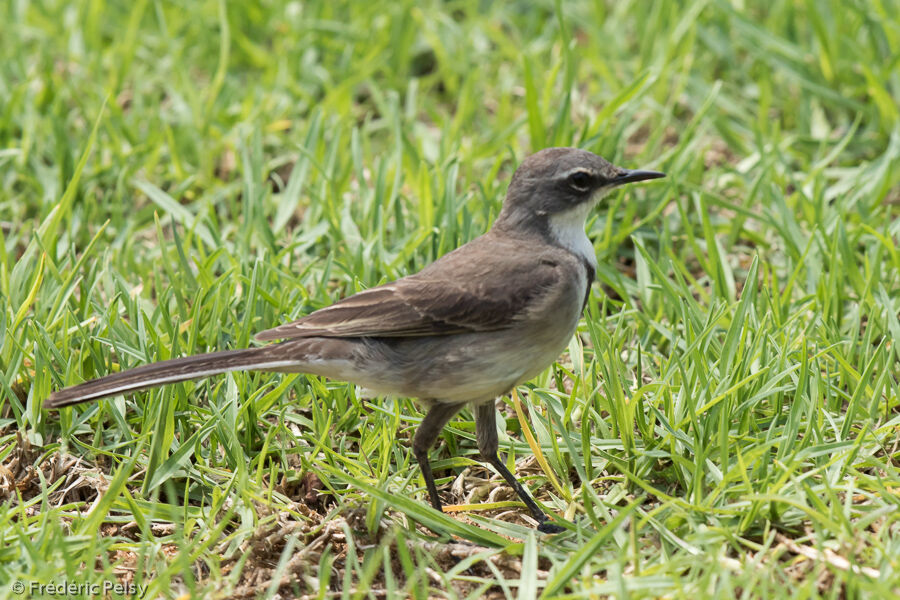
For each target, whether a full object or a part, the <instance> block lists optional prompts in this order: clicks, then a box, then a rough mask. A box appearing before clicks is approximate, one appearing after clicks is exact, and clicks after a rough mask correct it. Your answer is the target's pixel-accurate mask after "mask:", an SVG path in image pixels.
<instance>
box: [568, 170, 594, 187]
mask: <svg viewBox="0 0 900 600" xmlns="http://www.w3.org/2000/svg"><path fill="white" fill-rule="evenodd" d="M569 185H570V186H571V187H572V188H574V189H575V190H577V191H579V192H586V191H587V190H588V188H590V187H591V175H590V173H588V172H586V171H575V172H574V173H572V174H571V175H569Z"/></svg>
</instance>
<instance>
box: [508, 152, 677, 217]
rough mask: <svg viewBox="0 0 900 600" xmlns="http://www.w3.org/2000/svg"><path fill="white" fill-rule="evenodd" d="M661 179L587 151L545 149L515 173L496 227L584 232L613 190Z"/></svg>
mask: <svg viewBox="0 0 900 600" xmlns="http://www.w3.org/2000/svg"><path fill="white" fill-rule="evenodd" d="M658 177H665V175H664V174H663V173H659V172H656V171H631V170H629V169H623V168H622V167H617V166H615V165H613V164H612V163H610V162H609V161H607V160H606V159H604V158H603V157H601V156H597V155H596V154H594V153H592V152H588V151H587V150H581V149H579V148H546V149H544V150H541V151H540V152H537V153H535V154H532V155H531V156H529V157H528V158H526V159H525V160H524V161H522V164H521V165H519V168H518V169H516V172H515V174H514V175H513V178H512V181H511V182H510V184H509V190H508V191H507V194H506V201H505V202H504V203H503V209H502V210H501V211H500V215H499V216H498V217H497V221H496V223H495V225H494V226H495V227H499V228H501V229H510V228H511V229H521V230H525V229H531V228H534V227H537V228H539V229H543V230H547V229H548V227H549V228H551V229H553V228H554V227H553V224H554V223H557V224H559V223H563V222H565V223H580V226H581V228H582V230H583V228H584V222H585V220H586V219H587V216H588V214H589V212H590V210H591V209H592V208H593V207H594V206H595V205H596V204H597V202H599V201H600V199H601V198H603V197H604V196H605V195H607V194H608V193H609V192H610V191H612V190H613V189H614V188H616V187H618V186H620V185H623V184H626V183H633V182H636V181H644V180H646V179H656V178H658Z"/></svg>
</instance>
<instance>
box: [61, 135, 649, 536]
mask: <svg viewBox="0 0 900 600" xmlns="http://www.w3.org/2000/svg"><path fill="white" fill-rule="evenodd" d="M664 176H665V175H664V174H663V173H660V172H657V171H649V170H629V169H625V168H622V167H617V166H615V165H613V164H612V163H610V162H608V161H607V160H605V159H604V158H602V157H601V156H598V155H596V154H594V153H592V152H590V151H587V150H583V149H579V148H568V147H565V148H545V149H543V150H540V151H539V152H536V153H534V154H532V155H530V156H528V157H527V158H525V159H524V160H523V161H522V162H521V164H520V165H519V167H518V168H517V169H516V171H515V173H514V174H513V176H512V178H511V180H510V183H509V186H508V189H507V194H506V198H505V200H504V202H503V206H502V208H501V210H500V212H499V214H498V215H497V218H496V219H495V220H494V223H493V225H492V226H491V228H490V229H489V230H488V231H487V233H485V234H483V235H481V236H479V237H477V238H475V239H473V240H471V241H470V242H468V243H466V244H464V245H462V246H460V247H459V248H457V249H455V250H453V251H451V252H448V253H447V254H445V255H444V256H442V257H440V258H439V259H437V260H436V261H434V262H433V263H431V264H429V265H427V266H426V267H425V268H423V269H422V270H421V271H419V272H417V273H414V274H411V275H407V276H405V277H402V278H400V279H397V280H396V281H392V282H389V283H385V284H383V285H379V286H377V287H372V288H369V289H366V290H363V291H360V292H358V293H356V294H353V295H351V296H348V297H346V298H344V299H342V300H339V301H337V302H335V303H334V304H331V305H329V306H327V307H324V308H321V309H319V310H316V311H314V312H312V313H310V314H308V315H306V316H303V317H301V318H300V319H297V320H295V321H293V322H290V323H286V324H283V325H279V326H277V327H275V328H273V329H268V330H266V331H263V332H261V333H259V334H257V335H256V339H257V340H258V341H260V342H274V343H267V344H266V345H260V346H255V347H251V348H246V349H236V350H223V351H217V352H211V353H207V354H199V355H194V356H186V357H181V358H174V359H170V360H165V361H161V362H156V363H150V364H146V365H142V366H138V367H135V368H132V369H128V370H124V371H120V372H117V373H114V374H111V375H107V376H104V377H100V378H98V379H94V380H90V381H87V382H84V383H81V384H78V385H74V386H71V387H66V388H64V389H60V390H57V391H54V392H52V393H51V394H50V396H49V397H48V398H47V400H46V401H45V402H44V407H45V408H47V409H60V408H63V407H67V406H70V405H73V404H78V403H80V402H86V401H89V400H97V399H100V398H105V397H109V396H117V395H121V394H125V393H128V392H133V391H137V390H142V389H146V388H151V387H156V386H161V385H165V384H170V383H175V382H179V381H186V380H193V379H201V378H206V377H209V376H212V375H217V374H221V373H225V372H229V371H237V370H255V371H270V372H272V371H274V372H288V373H306V374H311V375H318V376H323V377H326V378H330V379H335V380H342V381H348V382H351V383H354V384H357V385H359V386H361V387H362V388H365V389H366V390H369V391H371V392H374V393H375V394H378V395H382V396H397V397H409V398H413V399H416V400H417V402H419V403H420V405H421V406H423V407H424V408H425V416H424V418H423V419H422V422H421V424H420V425H419V427H418V429H417V430H416V432H415V434H414V435H413V438H412V444H411V446H412V448H411V449H412V454H413V456H414V457H415V459H416V462H417V463H418V466H419V469H420V471H421V474H422V477H423V479H424V481H425V485H426V488H427V492H428V496H429V498H430V501H431V504H432V506H433V507H434V508H435V509H437V510H438V511H440V510H442V503H441V499H440V497H439V495H438V491H437V487H436V485H435V481H434V476H433V473H432V470H431V466H430V463H429V451H430V449H431V447H432V446H433V445H434V443H435V441H436V440H437V438H438V437H439V436H440V434H441V432H442V430H443V428H444V426H445V425H447V423H448V422H449V421H450V420H451V419H452V418H453V416H454V415H456V413H457V412H458V411H459V410H461V409H462V408H463V407H464V406H466V405H470V406H471V407H472V410H473V414H474V417H475V432H476V441H477V446H478V451H479V453H480V456H481V458H482V459H483V460H484V461H485V462H486V463H488V464H489V465H491V466H492V467H493V468H494V469H495V470H496V471H497V473H499V474H500V475H501V476H502V477H503V479H504V480H505V481H506V482H507V483H508V484H509V486H510V487H511V488H512V489H513V490H514V491H515V492H516V494H517V495H518V497H519V498H520V499H521V500H522V502H523V503H524V504H525V506H526V507H527V509H528V511H529V513H530V514H531V517H532V518H533V519H534V520H535V522H536V523H537V529H538V530H539V531H541V532H545V533H556V532H560V531H562V530H563V529H564V528H563V527H562V526H560V525H558V524H556V523H555V522H554V521H553V519H551V518H550V517H549V516H548V515H547V514H546V513H545V512H544V511H543V510H542V509H541V508H540V507H539V506H538V504H537V503H536V502H535V500H534V499H533V498H532V496H531V494H529V492H528V491H527V490H526V489H525V488H524V487H523V486H522V485H521V484H520V483H519V481H518V480H517V479H516V477H515V475H513V473H512V472H510V471H509V469H507V467H506V465H505V464H504V463H503V461H501V460H500V458H499V455H498V449H499V442H498V434H497V422H496V409H495V404H494V403H495V401H496V399H497V398H499V397H502V396H503V395H505V394H507V393H509V392H510V391H511V390H512V389H513V388H514V387H515V386H516V385H518V384H521V383H523V382H526V381H528V380H529V379H532V378H534V377H535V376H536V375H538V374H540V373H541V372H542V371H544V370H545V369H546V368H547V367H549V366H550V365H551V364H552V363H553V362H554V361H555V360H556V359H557V358H558V357H559V356H560V354H561V353H562V352H563V350H564V349H565V348H566V347H567V346H568V344H569V342H570V341H571V339H572V336H573V335H574V334H575V330H576V328H577V326H578V322H579V320H580V319H581V316H582V313H583V311H584V308H585V305H586V304H587V301H588V298H589V296H590V288H591V284H592V282H593V280H594V277H595V274H596V270H597V268H598V263H597V258H596V255H595V253H594V247H593V244H592V243H591V241H590V239H589V238H588V236H587V233H586V232H585V225H586V221H587V218H588V216H589V215H590V214H591V211H592V210H593V209H594V208H595V207H596V206H597V205H598V203H599V202H600V200H601V199H602V198H603V197H604V196H606V195H607V194H609V193H610V192H611V191H612V190H614V189H616V188H618V187H619V186H621V185H624V184H628V183H634V182H639V181H645V180H650V179H656V178H659V177H664Z"/></svg>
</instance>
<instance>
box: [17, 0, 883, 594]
mask: <svg viewBox="0 0 900 600" xmlns="http://www.w3.org/2000/svg"><path fill="white" fill-rule="evenodd" d="M898 14H900V6H898V4H897V2H896V0H853V1H850V0H848V1H840V0H821V1H816V2H813V1H806V2H801V1H795V0H772V1H769V2H761V1H755V0H745V1H737V0H735V1H733V2H728V1H726V0H707V1H704V0H683V1H679V2H675V1H670V0H659V1H654V2H650V1H648V2H628V1H624V2H606V1H602V0H598V1H596V2H592V3H589V2H585V3H574V2H573V3H570V2H556V3H552V2H542V3H540V2H539V3H528V4H525V3H518V4H514V3H496V4H485V3H478V2H467V1H465V0H460V1H454V2H444V3H437V2H430V3H425V4H420V3H412V2H380V1H373V2H367V3H341V2H318V1H315V0H313V1H310V2H304V3H300V2H280V1H278V0H273V1H271V2H265V3H259V4H257V3H227V4H226V3H225V2H224V1H220V2H216V1H212V0H210V1H205V2H197V3H188V4H180V3H170V2H165V1H162V0H157V1H154V2H149V1H146V0H143V1H141V0H139V1H137V2H134V3H127V2H119V3H115V2H114V3H102V2H96V1H92V0H82V1H77V2H61V1H56V0H34V1H33V2H8V3H3V4H2V6H0V19H2V21H3V22H4V23H7V25H6V27H4V35H3V36H0V49H2V54H3V56H4V57H6V58H5V59H4V60H3V61H2V62H0V236H2V239H0V241H2V243H0V302H2V311H0V465H2V466H0V501H2V503H0V598H7V597H10V598H12V597H27V596H28V595H31V596H33V597H40V596H41V595H49V592H47V591H46V589H44V591H43V592H42V591H41V589H39V588H34V587H32V586H33V585H37V584H65V583H67V584H70V585H71V584H95V585H98V586H101V588H102V586H103V585H104V584H107V585H108V584H111V583H130V584H134V585H138V586H146V587H142V589H145V597H147V598H150V597H184V596H185V595H189V596H191V597H198V598H199V597H231V596H233V597H274V595H275V594H276V593H279V594H281V597H290V596H303V597H320V598H329V597H338V596H340V597H354V598H355V597H383V596H389V597H394V596H396V595H405V596H413V597H421V598H425V597H430V596H438V597H454V598H455V597H459V598H467V597H471V598H477V597H481V596H483V595H490V596H491V597H515V596H518V597H523V598H529V597H536V596H539V595H543V597H547V598H550V597H553V598H573V599H574V598H583V597H598V596H601V597H603V596H608V597H619V598H626V597H628V598H655V597H667V598H692V599H694V598H707V597H708V598H721V597H745V598H749V597H768V598H784V597H792V598H819V597H823V598H857V597H858V598H875V597H882V598H885V597H892V596H895V595H896V594H898V593H900V592H898V591H900V559H898V556H900V535H898V533H900V510H898V505H900V502H898V494H900V463H898V448H900V411H898V406H900V393H898V392H900V318H898V315H900V251H898V245H900V187H898V183H900V175H898V173H900V110H898V108H897V101H896V99H897V98H898V97H900V59H898V57H900V20H898V16H897V15H898ZM548 145H577V146H581V147H584V148H587V149H590V150H592V151H595V152H598V153H600V154H603V155H604V156H606V157H607V158H609V159H610V160H613V161H614V162H617V163H619V164H622V165H625V166H629V167H633V168H634V167H644V168H655V169H659V170H663V171H665V172H666V173H668V175H669V176H668V178H667V179H665V180H663V181H662V182H660V183H654V184H652V185H646V186H642V187H636V188H633V189H629V190H628V191H626V192H624V193H620V194H619V195H617V196H615V197H614V198H612V199H611V200H610V201H609V203H608V204H607V205H606V206H604V207H603V209H602V210H600V211H598V213H597V215H596V218H594V219H592V220H591V222H590V223H589V231H590V234H591V238H592V239H593V240H594V242H595V248H596V251H597V255H598V257H599V259H600V261H601V267H600V270H599V273H598V278H599V284H598V285H595V286H594V289H593V292H592V295H591V299H590V302H589V306H588V309H587V311H586V315H585V319H584V320H583V322H582V324H581V326H580V327H579V334H578V336H577V337H576V338H575V339H573V341H572V344H571V345H570V347H569V351H568V353H567V354H565V355H564V356H562V357H560V360H559V363H558V364H556V365H554V366H553V367H552V368H551V369H549V370H548V371H547V372H546V373H544V374H543V375H541V376H540V377H538V378H537V379H536V380H534V381H532V382H530V383H528V384H527V385H523V386H520V388H519V389H518V390H517V395H516V397H515V398H514V399H504V400H503V403H502V404H501V405H499V409H500V410H501V415H502V416H503V417H505V423H506V431H507V434H508V435H501V449H502V451H503V452H504V453H505V454H506V456H507V460H508V462H509V463H510V465H513V463H515V465H516V466H517V471H518V473H519V474H520V476H522V477H523V479H524V480H525V481H526V483H527V485H528V487H529V488H530V489H532V490H533V491H534V492H535V494H536V496H537V497H538V498H539V500H540V501H541V502H543V503H544V505H545V506H546V507H547V508H548V509H550V510H552V511H554V512H555V513H557V514H559V515H560V516H562V517H564V518H566V519H569V520H571V521H572V522H573V523H574V525H573V526H572V528H571V530H570V531H568V532H566V533H563V534H560V535H557V536H551V537H546V536H540V535H536V534H535V532H534V531H533V530H532V529H531V528H530V527H529V526H528V523H527V522H526V521H525V519H524V518H523V517H522V516H521V515H522V514H523V511H522V509H521V505H520V504H519V503H517V502H515V501H514V500H515V498H514V497H513V496H512V495H511V494H510V493H509V490H508V489H506V488H505V487H504V485H502V482H501V481H500V480H499V478H498V477H497V476H496V475H494V474H493V473H491V472H489V471H487V470H486V469H484V468H483V467H481V466H480V463H478V461H477V460H476V459H477V447H476V444H475V442H474V428H473V423H472V418H471V414H470V413H469V412H467V411H464V412H463V413H462V414H461V416H460V417H459V418H457V419H456V420H454V421H453V422H452V423H451V424H450V426H449V428H448V431H447V433H446V434H445V435H444V437H443V441H442V442H441V443H440V444H439V445H438V447H436V448H435V450H434V451H433V453H432V457H433V459H434V464H435V468H436V473H437V475H438V476H439V484H440V487H441V488H442V491H443V493H444V494H445V496H446V497H447V498H452V499H454V500H455V501H456V502H457V503H458V504H460V505H462V506H461V507H458V508H460V509H462V510H458V511H455V512H448V513H446V514H444V515H441V514H439V513H436V512H435V511H433V510H431V509H430V508H429V507H428V506H427V501H426V500H427V499H426V495H425V492H424V485H423V482H422V480H421V477H420V476H419V473H418V470H417V468H416V466H415V462H414V461H411V459H410V456H409V454H408V452H407V446H408V441H409V438H410V435H411V432H412V431H413V430H414V428H415V426H416V424H417V422H418V421H419V419H420V418H421V416H422V415H421V413H420V412H419V410H418V409H417V408H416V406H415V405H414V404H413V403H412V402H410V401H409V400H407V399H366V398H363V397H361V396H360V395H359V394H358V392H357V390H356V389H355V388H354V387H353V386H350V385H347V384H345V383H341V382H333V381H327V380H322V379H317V378H312V377H306V376H298V375H289V376H282V375H272V374H234V375H230V376H227V377H220V378H216V379H211V380H207V381H202V382H197V383H193V384H184V385H176V386H170V387H166V388H161V389H157V390H153V391H149V392H146V393H140V394H133V395H128V396H126V397H119V398H114V399H110V400H106V401H102V402H99V403H96V404H89V405H84V406H82V407H78V408H75V409H71V410H64V411H62V412H61V413H59V414H58V415H57V414H55V413H52V414H51V413H47V412H43V411H41V409H40V405H41V402H42V401H43V399H45V398H46V397H47V395H48V394H49V393H50V391H51V390H53V389H56V388H58V387H61V386H64V385H68V384H74V383H77V382H80V381H82V380H85V379H88V378H91V377H95V376H99V375H102V374H105V373H108V372H112V371H116V370H119V369H122V368H127V367H130V366H136V365H139V364H143V363H146V362H148V361H152V360H160V359H165V358H169V357H170V356H175V355H180V354H188V353H196V352H204V351H208V350H211V349H224V348H237V347H243V346H247V345H249V344H251V343H252V341H251V339H252V335H253V333H254V332H256V331H259V330H262V329H264V328H267V327H271V326H274V325H276V324H279V323H282V322H285V321H286V320H288V319H292V318H295V317H297V316H299V315H302V314H306V313H308V312H310V311H312V310H314V309H316V308H319V307H321V306H326V305H328V304H330V303H332V302H334V301H335V300H336V299H338V298H340V297H343V296H344V295H347V294H350V293H353V292H354V291H356V290H359V289H362V288H365V287H368V286H372V285H376V284H379V283H382V282H385V281H388V280H391V279H394V278H397V277H400V276H402V275H404V274H407V273H411V272H414V271H416V270H418V269H420V268H421V267H423V266H424V265H426V264H428V263H429V262H431V261H432V260H434V259H435V258H437V257H438V256H441V255H442V254H444V253H446V252H447V251H449V250H451V249H452V248H454V247H456V246H458V245H459V244H461V243H463V242H465V241H467V240H469V239H472V238H473V237H475V236H477V235H479V234H480V233H482V232H483V231H485V230H486V228H487V227H488V226H489V225H490V223H491V221H492V219H493V217H494V216H495V215H496V214H497V211H498V209H499V206H500V203H501V200H502V197H503V194H504V192H505V186H506V184H507V182H508V180H509V177H510V175H511V173H512V171H513V170H514V168H515V166H516V164H517V163H518V161H520V160H521V159H522V158H523V157H524V156H526V155H527V154H529V153H531V152H532V151H535V150H538V149H540V148H543V147H545V146H548ZM501 423H502V421H501ZM535 455H537V459H535V458H532V456H535ZM435 532H437V533H435ZM14 582H21V583H22V585H24V586H25V588H26V594H25V596H21V595H18V594H17V592H16V588H14V587H13V584H14ZM111 594H112V595H113V596H114V597H120V596H122V595H127V594H126V593H124V592H120V593H116V592H115V591H113V592H111ZM83 595H89V594H83Z"/></svg>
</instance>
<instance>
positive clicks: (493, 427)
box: [475, 402, 565, 533]
mask: <svg viewBox="0 0 900 600" xmlns="http://www.w3.org/2000/svg"><path fill="white" fill-rule="evenodd" d="M475 438H476V439H477V440H478V450H479V451H480V452H481V457H482V458H483V459H484V460H486V461H487V462H488V463H490V465H491V466H492V467H494V468H495V469H496V470H497V472H498V473H500V475H502V476H503V479H505V480H506V483H508V484H509V485H510V487H512V489H514V490H515V491H516V494H517V495H518V496H519V498H521V499H522V502H524V503H525V506H527V507H528V510H529V512H531V516H532V517H534V519H535V520H536V521H537V522H538V531H541V532H543V533H559V532H560V531H564V530H565V529H564V528H563V527H560V526H559V525H554V524H553V523H551V522H550V518H549V517H548V516H547V515H546V514H544V511H542V510H541V509H540V507H539V506H538V505H537V502H535V501H534V499H533V498H532V497H531V494H529V493H528V491H527V490H526V489H525V488H524V487H522V484H521V483H519V481H518V480H517V479H516V476H515V475H513V474H512V473H510V472H509V469H507V468H506V465H504V464H503V462H502V461H501V460H500V457H499V456H498V455H497V449H498V448H499V442H498V440H497V415H496V411H495V409H494V403H493V402H487V403H485V404H479V405H477V406H475Z"/></svg>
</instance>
